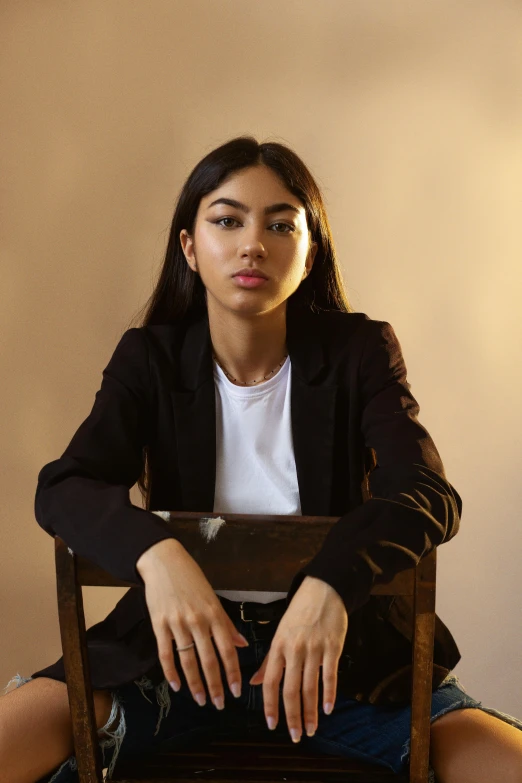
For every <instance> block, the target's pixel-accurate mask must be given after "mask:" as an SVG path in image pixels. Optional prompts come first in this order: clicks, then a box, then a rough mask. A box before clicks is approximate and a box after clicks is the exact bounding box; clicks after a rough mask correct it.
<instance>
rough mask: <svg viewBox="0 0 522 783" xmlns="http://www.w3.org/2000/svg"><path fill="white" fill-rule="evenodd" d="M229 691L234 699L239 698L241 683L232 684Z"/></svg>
mask: <svg viewBox="0 0 522 783" xmlns="http://www.w3.org/2000/svg"><path fill="white" fill-rule="evenodd" d="M230 690H231V691H232V693H233V694H234V696H235V697H236V699H238V698H239V697H240V696H241V683H239V682H233V683H232V685H231V686H230Z"/></svg>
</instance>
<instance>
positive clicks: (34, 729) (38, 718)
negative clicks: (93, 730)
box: [0, 675, 111, 783]
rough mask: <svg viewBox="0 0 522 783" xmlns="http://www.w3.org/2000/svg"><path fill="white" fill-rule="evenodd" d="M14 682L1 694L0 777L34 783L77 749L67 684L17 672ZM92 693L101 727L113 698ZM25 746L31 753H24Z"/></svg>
mask: <svg viewBox="0 0 522 783" xmlns="http://www.w3.org/2000/svg"><path fill="white" fill-rule="evenodd" d="M13 681H16V686H15V688H14V689H12V690H9V691H8V692H7V693H5V694H4V695H2V696H1V697H0V770H1V772H0V780H2V781H3V780H4V779H5V780H9V781H16V782H17V783H18V781H20V783H26V781H27V782H29V783H33V781H34V780H36V779H38V778H40V777H41V776H42V775H44V774H46V773H48V772H49V770H52V769H54V768H55V767H56V766H57V765H59V764H61V763H62V762H63V761H64V760H65V759H67V758H69V757H70V756H71V754H72V753H73V749H74V745H73V736H72V726H71V716H70V710H69V699H68V696H67V686H66V685H65V683H63V682H60V681H58V680H53V679H50V678H48V677H37V678H36V679H34V680H33V679H31V678H27V679H25V678H23V677H21V676H20V675H17V676H16V677H14V678H13V680H11V682H13ZM10 684H11V683H9V684H8V685H7V686H6V688H8V687H9V685H10ZM22 686H23V687H22ZM4 690H5V689H4ZM93 696H94V705H95V713H96V723H97V727H98V728H100V727H102V726H104V725H105V723H106V722H107V720H108V717H109V714H110V705H111V696H110V694H109V693H107V692H105V691H94V694H93ZM24 747H30V748H31V753H23V752H20V749H22V748H24ZM2 775H4V777H1V776H2Z"/></svg>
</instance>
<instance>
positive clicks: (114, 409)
mask: <svg viewBox="0 0 522 783" xmlns="http://www.w3.org/2000/svg"><path fill="white" fill-rule="evenodd" d="M149 416H150V374H149V360H148V348H147V343H146V337H145V335H144V334H143V332H142V330H141V329H139V328H132V329H128V330H127V331H126V332H125V333H124V334H123V336H122V337H121V339H120V341H119V343H118V345H117V346H116V349H115V350H114V353H113V355H112V357H111V359H110V361H109V364H108V365H107V367H106V368H105V369H104V370H103V380H102V383H101V387H100V389H99V391H97V392H96V395H95V401H94V405H93V407H92V410H91V412H90V414H89V415H88V417H87V418H86V419H85V421H84V422H83V423H82V424H81V425H80V427H79V428H78V430H77V431H76V433H75V434H74V436H73V438H72V440H71V442H70V443H69V445H68V446H67V448H66V449H65V451H64V453H63V454H62V456H61V457H60V458H59V459H55V460H53V461H52V462H49V463H48V464H46V465H44V467H43V468H42V469H41V470H40V472H39V474H38V484H37V488H36V496H35V516H36V520H37V522H38V524H39V525H40V526H41V527H42V528H43V529H44V530H45V531H46V532H47V533H49V534H50V535H51V536H53V537H54V536H56V535H58V536H60V538H62V539H63V540H64V541H65V543H66V544H67V545H68V546H69V547H70V548H71V549H72V550H73V551H74V552H75V553H76V554H78V555H80V556H82V557H85V558H87V559H88V560H90V561H92V562H93V563H95V564H96V565H98V566H101V568H103V569H104V570H106V571H107V572H108V573H110V574H111V575H112V576H115V577H117V578H119V579H124V580H126V581H128V582H131V583H133V584H136V585H138V586H143V584H144V583H143V580H142V578H141V576H140V574H139V573H138V571H137V570H136V562H137V560H138V559H139V557H140V556H141V554H143V552H145V550H147V549H149V547H151V546H153V545H154V544H156V543H157V542H159V541H162V540H163V539H165V538H175V537H176V536H175V535H174V534H173V532H172V530H171V529H170V528H169V527H168V526H167V524H166V522H164V521H163V520H162V519H161V518H160V517H159V516H158V515H156V514H154V513H153V512H151V511H146V510H144V509H142V508H139V507H138V506H135V505H133V504H132V503H131V502H130V496H129V490H130V488H131V487H132V486H133V485H134V484H135V483H136V481H137V480H138V478H139V476H140V475H141V471H142V468H143V447H144V445H146V442H147V432H148V420H149Z"/></svg>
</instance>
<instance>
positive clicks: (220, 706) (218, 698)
mask: <svg viewBox="0 0 522 783" xmlns="http://www.w3.org/2000/svg"><path fill="white" fill-rule="evenodd" d="M212 701H213V702H214V704H215V705H216V709H218V710H222V709H224V707H225V705H224V703H223V696H216V697H215V698H214V699H212Z"/></svg>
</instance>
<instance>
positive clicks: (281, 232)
mask: <svg viewBox="0 0 522 783" xmlns="http://www.w3.org/2000/svg"><path fill="white" fill-rule="evenodd" d="M224 220H232V222H234V223H237V222H238V221H237V220H236V219H235V218H232V217H222V218H220V219H219V220H214V221H213V222H214V223H215V224H216V225H222V223H223V221H224ZM272 226H285V227H286V228H287V229H288V231H275V232H274V233H275V234H289V233H290V232H291V231H295V226H292V225H290V224H289V223H281V222H278V223H272ZM222 228H232V226H224V225H222Z"/></svg>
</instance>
